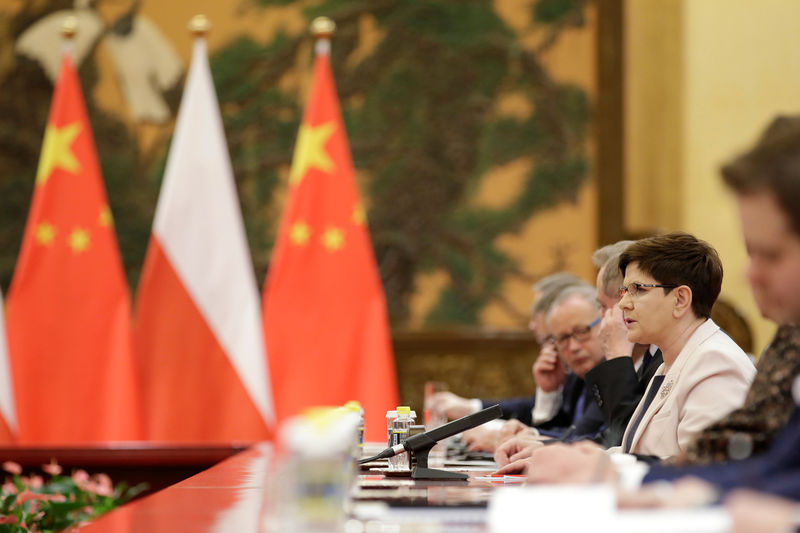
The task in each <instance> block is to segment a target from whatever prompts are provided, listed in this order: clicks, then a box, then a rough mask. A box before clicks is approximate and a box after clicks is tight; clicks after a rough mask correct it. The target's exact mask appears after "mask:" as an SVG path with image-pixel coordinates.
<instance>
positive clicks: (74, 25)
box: [61, 15, 78, 40]
mask: <svg viewBox="0 0 800 533" xmlns="http://www.w3.org/2000/svg"><path fill="white" fill-rule="evenodd" d="M76 33H78V19H77V17H75V15H69V16H68V17H67V18H65V19H64V22H62V23H61V35H63V36H64V38H65V39H67V40H71V39H72V38H73V37H75V34H76Z"/></svg>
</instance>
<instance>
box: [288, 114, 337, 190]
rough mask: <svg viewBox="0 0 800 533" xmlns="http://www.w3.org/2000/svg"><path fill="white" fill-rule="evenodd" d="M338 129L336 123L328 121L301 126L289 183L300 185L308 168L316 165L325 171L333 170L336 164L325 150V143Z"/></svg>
mask: <svg viewBox="0 0 800 533" xmlns="http://www.w3.org/2000/svg"><path fill="white" fill-rule="evenodd" d="M334 131H336V123H335V122H333V121H331V122H326V123H325V124H320V125H319V126H316V127H312V126H309V125H308V124H302V125H301V126H300V133H299V134H298V136H297V146H296V147H295V149H294V158H293V159H292V169H291V171H290V172H289V184H290V185H298V184H299V183H300V181H301V180H302V179H303V176H305V175H306V172H308V169H310V168H312V167H314V168H317V169H319V170H321V171H323V172H331V171H332V170H333V169H334V167H335V165H334V164H333V160H332V159H331V158H330V156H329V155H328V153H327V152H326V151H325V143H327V142H328V139H330V138H331V135H333V132H334Z"/></svg>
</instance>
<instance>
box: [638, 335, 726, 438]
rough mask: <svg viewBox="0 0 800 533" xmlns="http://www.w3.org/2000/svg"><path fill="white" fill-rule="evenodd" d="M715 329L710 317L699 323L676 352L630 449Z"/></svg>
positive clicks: (669, 398) (665, 401)
mask: <svg viewBox="0 0 800 533" xmlns="http://www.w3.org/2000/svg"><path fill="white" fill-rule="evenodd" d="M717 330H719V326H717V325H716V324H715V323H714V322H713V321H712V320H711V319H708V320H706V321H705V322H703V323H702V324H700V326H699V327H698V328H697V329H696V330H695V332H694V333H692V336H691V337H689V340H688V341H686V345H685V346H684V347H683V349H682V350H681V353H679V354H678V357H677V359H675V362H674V363H673V364H672V368H670V369H669V372H667V374H666V376H664V381H663V382H662V383H661V388H660V389H659V391H658V392H657V393H656V396H655V398H653V402H652V403H651V404H650V407H648V409H647V412H646V413H645V414H644V416H643V417H642V421H641V422H639V427H637V428H636V433H634V435H633V440H632V441H631V450H633V449H635V448H636V445H637V443H638V442H639V440H640V439H641V437H642V435H643V434H644V430H645V429H646V428H647V425H648V424H649V423H650V421H651V420H652V419H653V417H654V416H655V415H656V414H657V413H658V412H659V411H660V410H661V408H662V407H664V405H665V404H666V403H667V402H668V401H670V400H671V399H672V398H673V397H674V396H673V392H674V391H673V389H675V388H676V386H677V383H678V379H679V377H680V374H681V370H683V367H684V366H685V365H686V363H687V362H688V361H689V360H690V359H691V358H692V354H694V352H695V351H696V350H697V348H698V347H699V346H700V344H701V343H702V342H703V341H705V340H706V339H707V338H708V337H710V336H711V335H713V334H714V333H715V332H716V331H717ZM663 367H664V365H663V364H662V366H661V367H659V369H658V370H657V371H656V375H660V373H661V372H663ZM651 384H652V383H651ZM649 389H650V387H648V391H647V392H649ZM647 392H645V396H644V397H643V398H646V397H647ZM640 408H641V402H640V404H639V406H638V407H637V409H636V411H637V412H638V411H639V409H640ZM634 416H638V414H634ZM632 420H635V418H632ZM623 442H624V441H623Z"/></svg>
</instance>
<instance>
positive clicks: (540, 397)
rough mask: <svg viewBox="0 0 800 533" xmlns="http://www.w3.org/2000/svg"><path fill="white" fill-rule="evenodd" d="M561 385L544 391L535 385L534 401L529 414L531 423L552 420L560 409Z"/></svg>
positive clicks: (536, 423) (535, 423)
mask: <svg viewBox="0 0 800 533" xmlns="http://www.w3.org/2000/svg"><path fill="white" fill-rule="evenodd" d="M562 389H563V387H558V389H556V390H554V391H553V392H545V391H543V390H542V389H541V388H540V387H536V403H535V404H534V406H533V411H532V412H531V415H532V417H533V425H534V426H535V425H538V424H543V423H545V422H547V421H549V420H552V419H553V417H554V416H556V414H557V413H558V410H559V409H561V392H562Z"/></svg>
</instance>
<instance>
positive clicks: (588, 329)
mask: <svg viewBox="0 0 800 533" xmlns="http://www.w3.org/2000/svg"><path fill="white" fill-rule="evenodd" d="M602 318H603V317H600V316H599V317H597V318H595V319H594V320H592V321H591V323H590V324H589V325H588V326H583V327H579V328H575V329H573V330H572V333H564V334H563V335H559V336H558V337H554V336H552V335H551V336H550V337H548V340H550V341H552V342H553V343H555V345H556V348H558V349H559V350H564V349H566V348H567V346H569V340H570V339H575V340H576V341H578V342H583V341H588V340H589V338H590V337H591V336H592V328H593V327H595V326H596V325H597V324H599V323H600V320H601V319H602Z"/></svg>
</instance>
